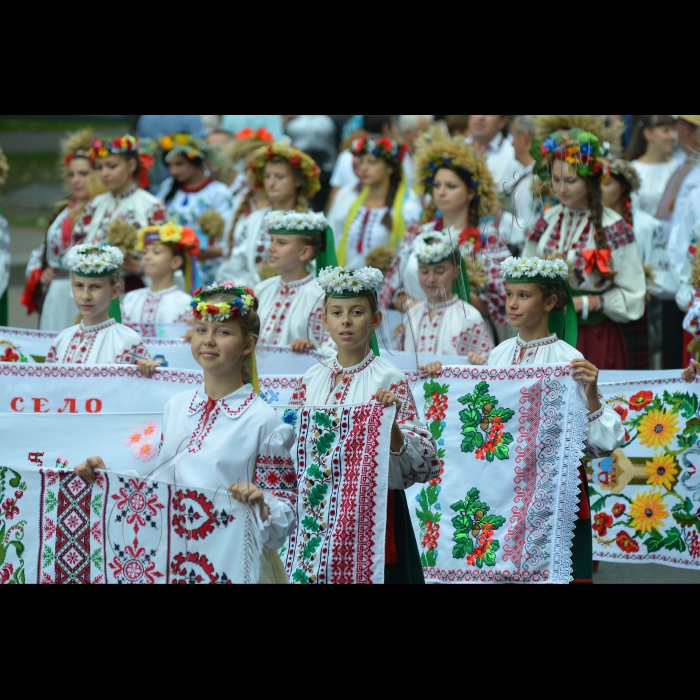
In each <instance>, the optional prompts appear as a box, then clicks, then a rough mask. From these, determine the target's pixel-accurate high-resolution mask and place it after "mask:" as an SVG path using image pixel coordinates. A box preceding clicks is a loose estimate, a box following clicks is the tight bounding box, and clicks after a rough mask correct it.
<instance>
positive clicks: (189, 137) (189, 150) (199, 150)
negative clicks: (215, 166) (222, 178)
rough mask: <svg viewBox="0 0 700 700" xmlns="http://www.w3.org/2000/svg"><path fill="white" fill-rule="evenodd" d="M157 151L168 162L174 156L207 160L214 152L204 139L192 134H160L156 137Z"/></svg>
mask: <svg viewBox="0 0 700 700" xmlns="http://www.w3.org/2000/svg"><path fill="white" fill-rule="evenodd" d="M158 151H159V153H160V154H161V155H165V162H166V163H169V162H170V161H171V160H172V159H173V158H174V157H175V156H185V157H186V158H189V159H190V160H193V159H195V158H201V159H202V160H209V159H211V157H212V154H213V152H214V150H213V148H212V147H211V146H210V145H209V144H208V143H207V142H206V141H205V140H204V139H200V138H198V137H197V136H194V135H193V134H170V135H169V136H161V137H160V138H159V139H158Z"/></svg>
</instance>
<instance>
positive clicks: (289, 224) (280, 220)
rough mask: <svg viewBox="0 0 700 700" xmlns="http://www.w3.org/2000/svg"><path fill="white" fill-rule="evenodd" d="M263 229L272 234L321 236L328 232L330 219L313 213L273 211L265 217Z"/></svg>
mask: <svg viewBox="0 0 700 700" xmlns="http://www.w3.org/2000/svg"><path fill="white" fill-rule="evenodd" d="M263 227H267V229H268V230H269V231H270V233H278V234H281V235H284V234H289V235H299V236H309V235H314V234H318V235H321V234H323V233H325V232H326V228H327V227H328V219H326V217H325V216H324V215H323V214H322V213H320V212H318V213H317V212H313V211H305V212H298V211H294V210H291V211H271V212H268V213H267V214H266V215H265V219H264V220H263Z"/></svg>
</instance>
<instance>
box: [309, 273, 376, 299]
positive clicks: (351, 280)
mask: <svg viewBox="0 0 700 700" xmlns="http://www.w3.org/2000/svg"><path fill="white" fill-rule="evenodd" d="M317 281H318V283H319V284H320V285H321V289H323V291H324V292H325V294H326V296H327V297H331V298H333V299H343V298H351V297H360V296H368V295H370V294H375V293H376V291H377V287H379V285H380V284H381V283H382V282H383V281H384V275H383V274H382V273H381V272H380V271H379V270H377V269H376V268H374V267H363V268H361V269H359V270H351V269H349V268H347V267H326V268H325V269H323V270H321V272H319V274H318V278H317Z"/></svg>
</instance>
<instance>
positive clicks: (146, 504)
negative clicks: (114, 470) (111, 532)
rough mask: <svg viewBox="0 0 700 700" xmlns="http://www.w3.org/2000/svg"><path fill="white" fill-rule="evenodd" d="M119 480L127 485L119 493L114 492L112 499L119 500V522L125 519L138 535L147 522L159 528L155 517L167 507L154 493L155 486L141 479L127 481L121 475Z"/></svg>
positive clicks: (117, 517) (117, 505)
mask: <svg viewBox="0 0 700 700" xmlns="http://www.w3.org/2000/svg"><path fill="white" fill-rule="evenodd" d="M119 481H120V483H122V484H126V485H125V486H122V487H121V488H120V489H119V493H113V494H112V499H113V500H115V501H117V504H116V507H117V508H118V509H119V515H117V516H116V520H117V522H121V521H122V520H124V521H125V522H126V523H127V525H131V526H132V527H133V528H134V534H136V535H138V532H139V528H141V527H146V525H147V524H148V525H150V526H151V527H152V528H157V527H158V523H157V521H156V520H155V519H154V517H155V516H156V515H158V512H159V511H160V510H162V509H163V508H165V505H164V504H162V503H160V502H159V500H158V496H157V495H156V494H155V493H154V491H155V487H154V486H152V485H151V486H149V485H148V484H147V483H146V482H145V481H141V480H140V479H129V480H128V481H127V480H126V479H123V478H122V477H119Z"/></svg>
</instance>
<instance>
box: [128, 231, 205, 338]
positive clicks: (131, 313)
mask: <svg viewBox="0 0 700 700" xmlns="http://www.w3.org/2000/svg"><path fill="white" fill-rule="evenodd" d="M136 252H137V253H143V256H142V258H141V267H142V268H143V271H144V273H145V274H146V275H148V278H149V279H150V281H151V284H150V287H146V288H144V289H135V290H134V291H133V292H129V293H128V294H127V295H126V296H125V297H124V299H123V300H122V306H121V308H122V322H123V323H124V324H126V325H138V327H139V331H140V333H141V335H142V336H143V337H148V336H155V335H156V332H155V328H154V324H175V323H188V322H189V321H190V320H191V317H192V309H191V308H190V301H191V297H190V295H189V294H187V293H185V292H183V291H181V290H180V288H179V287H178V286H177V285H176V284H175V280H174V275H175V272H176V271H177V270H180V269H182V268H184V273H185V286H186V288H187V289H190V284H191V280H192V270H193V267H194V264H195V261H196V257H197V254H198V253H199V239H198V238H197V234H196V233H195V232H194V231H193V230H192V229H191V228H188V227H186V226H178V225H177V224H176V223H175V222H172V221H171V222H170V223H167V224H165V225H164V226H147V227H146V228H143V229H141V230H140V231H139V234H138V243H137V246H136Z"/></svg>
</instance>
